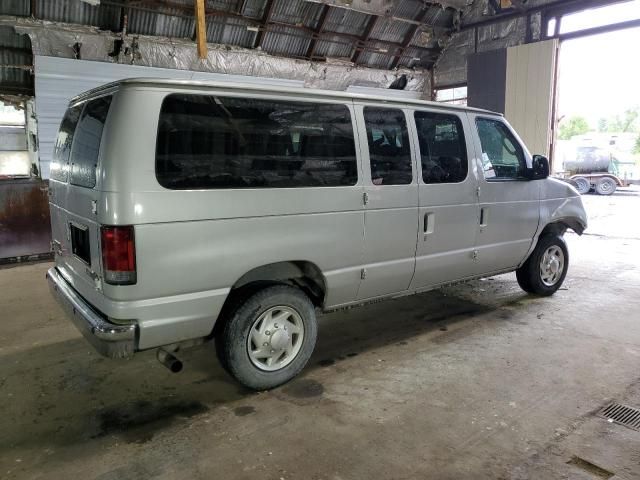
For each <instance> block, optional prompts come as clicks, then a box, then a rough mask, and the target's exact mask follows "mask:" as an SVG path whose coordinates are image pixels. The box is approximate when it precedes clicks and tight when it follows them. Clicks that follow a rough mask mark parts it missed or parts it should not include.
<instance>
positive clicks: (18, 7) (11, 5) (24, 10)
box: [0, 0, 31, 17]
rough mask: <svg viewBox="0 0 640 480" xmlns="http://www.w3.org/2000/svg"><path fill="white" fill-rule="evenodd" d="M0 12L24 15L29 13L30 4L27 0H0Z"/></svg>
mask: <svg viewBox="0 0 640 480" xmlns="http://www.w3.org/2000/svg"><path fill="white" fill-rule="evenodd" d="M0 13H2V14H3V15H19V16H21V17H26V16H28V15H31V5H30V4H29V2H28V1H27V0H2V2H0Z"/></svg>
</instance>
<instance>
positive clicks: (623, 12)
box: [547, 1, 640, 195]
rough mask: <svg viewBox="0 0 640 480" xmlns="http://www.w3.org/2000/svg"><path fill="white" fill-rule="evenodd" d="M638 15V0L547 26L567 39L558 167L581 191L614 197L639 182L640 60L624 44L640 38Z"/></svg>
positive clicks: (556, 150) (560, 86)
mask: <svg viewBox="0 0 640 480" xmlns="http://www.w3.org/2000/svg"><path fill="white" fill-rule="evenodd" d="M638 19H640V2H639V1H633V2H625V3H621V4H616V5H613V6H609V7H606V8H597V9H591V10H587V11H584V12H580V13H577V14H572V15H566V16H565V17H563V18H562V19H560V20H559V19H556V18H551V19H549V23H548V24H547V28H548V31H547V33H548V34H552V35H553V34H555V35H556V36H557V37H558V38H560V39H561V44H560V55H559V64H558V82H557V103H556V114H555V126H556V128H555V139H556V141H555V143H554V149H553V158H552V160H553V162H552V163H553V169H554V173H555V174H557V175H560V176H563V177H568V178H572V179H573V180H574V181H576V183H577V186H578V188H579V190H580V191H581V193H599V194H601V195H610V194H613V193H614V192H615V191H617V190H619V189H620V188H624V187H627V186H629V185H633V184H634V183H640V92H639V91H638V89H637V85H638V84H639V83H640V64H638V62H637V61H636V59H635V57H636V52H635V50H634V49H633V48H624V47H623V46H624V45H638V44H640V26H636V27H629V25H631V26H633V25H635V24H636V22H638V21H639V20H638ZM558 22H560V23H558ZM618 28H619V29H618ZM612 29H613V31H606V30H612ZM601 31H606V32H605V33H599V32H601ZM593 32H596V34H593ZM630 188H633V187H630ZM636 188H638V187H636Z"/></svg>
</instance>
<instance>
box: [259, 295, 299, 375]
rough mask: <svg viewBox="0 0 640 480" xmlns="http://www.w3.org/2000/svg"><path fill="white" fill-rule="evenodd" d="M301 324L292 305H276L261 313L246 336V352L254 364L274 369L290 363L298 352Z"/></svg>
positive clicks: (269, 370)
mask: <svg viewBox="0 0 640 480" xmlns="http://www.w3.org/2000/svg"><path fill="white" fill-rule="evenodd" d="M303 340H304V323H303V322H302V317H301V316H300V314H299V313H298V312H297V311H296V310H295V309H293V308H292V307H289V306H285V305H279V306H276V307H271V308H269V309H268V310H266V311H265V312H263V313H262V314H261V315H260V316H259V317H258V318H257V319H256V321H255V322H253V325H251V328H250V329H249V336H248V338H247V353H248V355H249V359H250V360H251V363H253V365H254V366H256V367H257V368H259V369H260V370H264V371H267V372H273V371H275V370H280V369H281V368H284V367H286V366H287V365H289V364H290V363H291V362H292V361H293V360H294V359H295V358H296V356H297V355H298V353H300V349H301V348H302V342H303Z"/></svg>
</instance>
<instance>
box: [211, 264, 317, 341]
mask: <svg viewBox="0 0 640 480" xmlns="http://www.w3.org/2000/svg"><path fill="white" fill-rule="evenodd" d="M278 284H280V285H291V286H293V287H297V288H299V289H301V290H302V291H303V292H305V293H306V294H307V295H308V296H309V298H310V299H311V302H312V303H313V304H314V305H315V306H316V307H322V306H323V305H324V299H325V295H326V291H327V289H326V282H325V279H324V275H323V274H322V271H321V270H320V269H319V268H318V266H317V265H315V264H313V263H311V262H308V261H303V260H296V261H287V262H277V263H271V264H268V265H262V266H260V267H257V268H254V269H253V270H250V271H248V272H247V273H245V274H244V275H242V277H240V278H239V279H238V281H236V283H234V284H233V286H232V287H231V291H230V292H229V295H228V296H227V299H226V300H225V303H224V305H223V307H222V311H221V312H220V315H219V318H220V320H222V321H217V322H216V325H215V328H214V332H213V333H214V335H215V333H216V331H218V330H219V328H221V326H222V324H223V323H224V319H225V318H228V315H229V314H230V313H231V312H232V311H233V310H235V308H236V307H237V306H238V304H239V303H240V302H242V300H243V299H244V298H247V297H248V296H250V295H253V293H255V292H257V291H258V290H261V289H263V288H265V287H268V286H270V285H278Z"/></svg>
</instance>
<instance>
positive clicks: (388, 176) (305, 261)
mask: <svg viewBox="0 0 640 480" xmlns="http://www.w3.org/2000/svg"><path fill="white" fill-rule="evenodd" d="M548 174H549V164H548V161H547V159H546V158H544V157H541V156H533V157H532V156H531V155H530V154H529V152H528V151H527V149H526V147H525V146H524V145H523V144H522V142H521V140H520V139H519V138H518V136H517V134H516V133H515V132H514V131H513V130H512V129H511V127H510V126H509V125H508V123H507V122H506V121H505V119H504V118H503V117H502V116H501V115H499V114H495V113H491V112H488V111H482V110H475V109H471V108H466V107H459V106H451V105H444V104H437V103H432V102H425V101H419V100H401V99H388V98H383V97H375V96H369V95H363V94H355V93H353V94H352V93H343V92H327V91H318V90H311V89H288V88H287V89H284V88H278V87H258V86H255V85H238V84H225V83H216V84H201V83H197V82H181V81H169V80H167V81H163V80H149V79H128V80H123V81H120V82H117V83H113V84H109V85H105V86H104V87H101V88H99V89H96V90H92V91H90V92H87V93H85V94H83V95H80V96H78V97H77V98H74V99H73V100H72V101H71V103H70V105H69V109H68V110H67V112H66V114H65V116H64V119H63V120H62V124H61V126H60V132H59V135H58V139H57V142H56V146H55V155H54V162H53V163H52V171H51V182H50V189H51V198H50V207H51V223H52V234H53V239H54V240H53V244H54V249H55V266H54V267H53V268H51V269H50V270H49V272H48V274H47V277H48V280H49V284H50V286H51V290H52V291H53V292H54V295H55V296H56V298H57V299H58V301H59V302H60V304H61V305H63V307H64V308H65V309H66V311H67V312H68V314H69V316H70V317H71V318H72V319H73V320H74V322H75V324H76V325H77V326H78V327H79V329H80V330H81V331H82V332H83V333H84V335H85V336H86V337H87V338H88V340H89V341H90V342H91V343H92V344H93V345H94V346H95V347H96V348H97V349H98V350H99V351H100V352H101V353H102V354H104V355H106V356H109V357H128V356H131V355H133V354H134V352H136V351H140V350H147V349H152V348H155V349H159V350H158V358H159V359H160V360H161V361H162V362H163V363H164V364H165V365H167V366H168V367H169V368H171V369H172V370H174V371H177V370H179V369H180V367H181V363H180V362H179V360H178V359H177V358H176V355H177V354H178V352H179V351H180V349H182V348H185V347H186V346H189V345H193V344H195V343H199V342H203V341H205V340H209V339H214V340H215V343H216V351H217V353H218V356H219V357H220V359H221V361H222V364H223V365H224V367H225V368H226V369H227V370H228V371H229V372H230V373H231V374H232V375H233V376H234V377H235V378H236V379H237V380H238V381H240V382H241V383H243V384H244V385H246V386H248V387H250V388H253V389H258V390H260V389H267V388H272V387H275V386H277V385H280V384H282V383H284V382H286V381H288V380H289V379H291V378H293V377H294V376H295V375H296V374H298V373H299V372H300V370H302V368H303V367H304V366H305V364H306V363H307V361H308V359H309V357H310V355H311V352H312V351H313V348H314V345H315V341H316V335H317V323H316V312H320V311H331V310H335V309H340V308H343V307H348V306H352V305H358V304H362V303H367V302H370V301H374V300H378V299H381V298H392V297H398V296H402V295H407V294H411V293H416V292H423V291H427V290H430V289H434V288H437V287H439V286H441V285H444V284H448V283H451V282H457V281H463V280H467V279H472V278H477V277H481V276H488V275H495V274H499V273H504V272H510V271H514V270H515V271H516V274H517V279H518V282H519V284H520V286H521V287H522V288H523V289H524V290H526V291H527V292H531V293H534V294H538V295H551V294H553V293H554V292H555V291H556V290H557V289H558V288H559V287H560V285H561V284H562V282H563V280H564V278H565V275H566V274H567V268H568V265H569V253H568V251H567V247H566V244H565V242H564V240H563V237H562V235H563V234H564V232H565V231H566V230H567V229H568V228H571V229H573V230H575V231H576V232H578V233H582V232H583V230H584V229H585V228H586V225H587V219H586V214H585V211H584V208H583V206H582V201H581V198H580V195H579V194H578V193H577V191H576V190H575V189H574V188H573V187H571V186H570V185H567V184H566V183H563V182H560V181H558V180H554V179H551V178H547V177H548Z"/></svg>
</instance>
